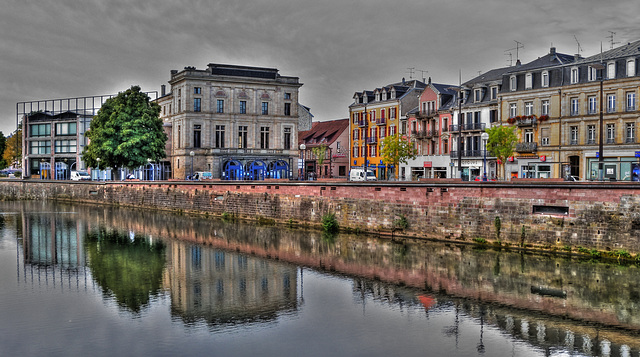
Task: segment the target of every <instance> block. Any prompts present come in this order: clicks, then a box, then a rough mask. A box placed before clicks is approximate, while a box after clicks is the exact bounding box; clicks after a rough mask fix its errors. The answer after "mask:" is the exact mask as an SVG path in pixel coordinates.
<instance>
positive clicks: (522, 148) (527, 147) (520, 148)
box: [516, 143, 538, 152]
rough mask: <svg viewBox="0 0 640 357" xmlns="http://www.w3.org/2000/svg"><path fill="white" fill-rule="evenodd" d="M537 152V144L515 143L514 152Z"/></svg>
mask: <svg viewBox="0 0 640 357" xmlns="http://www.w3.org/2000/svg"><path fill="white" fill-rule="evenodd" d="M536 151H538V143H517V144H516V152H536Z"/></svg>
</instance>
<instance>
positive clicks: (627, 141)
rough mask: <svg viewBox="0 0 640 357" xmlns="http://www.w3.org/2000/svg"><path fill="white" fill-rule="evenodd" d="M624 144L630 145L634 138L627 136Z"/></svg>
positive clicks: (634, 140)
mask: <svg viewBox="0 0 640 357" xmlns="http://www.w3.org/2000/svg"><path fill="white" fill-rule="evenodd" d="M624 142H625V143H627V144H632V143H635V142H636V138H635V137H634V136H627V137H626V138H625V141H624Z"/></svg>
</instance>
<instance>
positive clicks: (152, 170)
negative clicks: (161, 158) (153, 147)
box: [147, 158, 155, 181]
mask: <svg viewBox="0 0 640 357" xmlns="http://www.w3.org/2000/svg"><path fill="white" fill-rule="evenodd" d="M151 161H152V160H151V158H149V159H147V162H148V163H149V166H151V181H154V180H153V178H154V177H153V176H154V171H155V170H154V168H153V164H151Z"/></svg>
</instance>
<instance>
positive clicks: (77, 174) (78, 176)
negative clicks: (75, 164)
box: [71, 171, 91, 181]
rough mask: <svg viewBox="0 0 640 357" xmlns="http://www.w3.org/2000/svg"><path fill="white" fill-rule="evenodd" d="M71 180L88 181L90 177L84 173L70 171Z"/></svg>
mask: <svg viewBox="0 0 640 357" xmlns="http://www.w3.org/2000/svg"><path fill="white" fill-rule="evenodd" d="M71 180H73V181H89V180H91V175H89V173H88V172H86V171H71Z"/></svg>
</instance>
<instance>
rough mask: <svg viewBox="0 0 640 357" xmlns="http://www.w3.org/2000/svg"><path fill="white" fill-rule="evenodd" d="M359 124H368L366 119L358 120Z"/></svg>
mask: <svg viewBox="0 0 640 357" xmlns="http://www.w3.org/2000/svg"><path fill="white" fill-rule="evenodd" d="M358 126H367V121H366V120H358Z"/></svg>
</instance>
